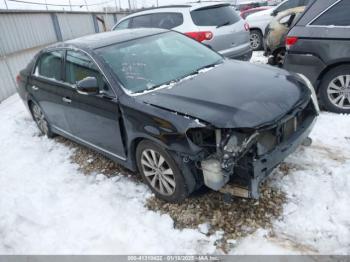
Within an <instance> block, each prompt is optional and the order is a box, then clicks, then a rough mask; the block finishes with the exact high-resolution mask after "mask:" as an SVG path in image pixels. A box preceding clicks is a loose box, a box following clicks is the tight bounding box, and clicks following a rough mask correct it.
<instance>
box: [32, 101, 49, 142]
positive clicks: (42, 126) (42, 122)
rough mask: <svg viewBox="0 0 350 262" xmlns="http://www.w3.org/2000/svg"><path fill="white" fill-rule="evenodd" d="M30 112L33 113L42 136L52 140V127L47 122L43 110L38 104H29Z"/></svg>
mask: <svg viewBox="0 0 350 262" xmlns="http://www.w3.org/2000/svg"><path fill="white" fill-rule="evenodd" d="M29 107H30V112H31V113H32V116H33V119H34V121H35V123H36V125H37V126H38V128H39V130H40V132H41V134H42V135H44V136H46V137H48V138H52V137H54V134H53V133H52V131H51V127H50V124H49V122H48V121H47V119H46V117H45V114H44V112H43V110H42V109H41V108H40V106H39V105H38V104H37V103H34V102H31V103H30V104H29Z"/></svg>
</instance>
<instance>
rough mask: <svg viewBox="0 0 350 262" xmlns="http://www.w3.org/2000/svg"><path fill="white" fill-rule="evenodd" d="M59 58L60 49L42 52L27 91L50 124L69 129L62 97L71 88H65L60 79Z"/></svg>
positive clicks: (60, 54)
mask: <svg viewBox="0 0 350 262" xmlns="http://www.w3.org/2000/svg"><path fill="white" fill-rule="evenodd" d="M61 59H63V52H62V51H55V50H53V51H50V52H45V53H44V54H42V55H41V56H40V57H39V59H38V63H37V65H36V68H35V72H34V74H33V75H32V76H31V80H30V85H29V88H28V92H29V93H30V94H31V96H32V97H33V98H34V100H35V102H37V103H38V104H39V106H40V107H41V108H42V110H43V111H44V114H45V117H46V118H47V120H48V121H49V123H50V125H52V126H53V127H58V128H60V129H63V130H65V131H69V126H68V122H67V119H66V118H65V114H64V110H65V107H66V105H65V103H64V102H63V101H62V97H63V96H69V95H70V94H71V90H69V89H66V88H65V85H64V83H63V82H62V81H61V77H62V75H61V74H62V70H63V67H62V66H63V63H62V61H63V60H61Z"/></svg>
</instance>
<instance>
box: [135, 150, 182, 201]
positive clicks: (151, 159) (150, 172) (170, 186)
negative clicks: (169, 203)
mask: <svg viewBox="0 0 350 262" xmlns="http://www.w3.org/2000/svg"><path fill="white" fill-rule="evenodd" d="M141 166H142V171H143V173H144V175H145V177H146V179H147V180H148V182H149V184H150V185H151V186H152V187H153V188H154V189H155V190H156V191H157V192H159V193H160V194H162V195H166V196H169V195H172V194H173V193H174V192H175V188H176V181H175V175H174V172H173V170H172V169H171V167H170V166H169V164H168V163H167V161H166V160H165V158H164V157H163V156H162V155H161V154H160V153H159V152H156V151H154V150H152V149H146V150H144V151H143V152H142V155H141Z"/></svg>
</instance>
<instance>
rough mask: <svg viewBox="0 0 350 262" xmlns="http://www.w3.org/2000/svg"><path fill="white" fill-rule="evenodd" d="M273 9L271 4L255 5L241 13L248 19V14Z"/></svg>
mask: <svg viewBox="0 0 350 262" xmlns="http://www.w3.org/2000/svg"><path fill="white" fill-rule="evenodd" d="M268 9H271V6H264V7H255V8H250V9H247V10H244V11H241V13H240V15H241V17H242V18H243V19H246V18H247V16H249V15H252V14H255V13H257V12H260V11H264V10H268Z"/></svg>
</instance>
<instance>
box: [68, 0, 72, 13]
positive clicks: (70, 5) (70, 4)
mask: <svg viewBox="0 0 350 262" xmlns="http://www.w3.org/2000/svg"><path fill="white" fill-rule="evenodd" d="M69 7H70V11H71V12H72V11H73V9H72V3H71V1H70V0H69Z"/></svg>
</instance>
